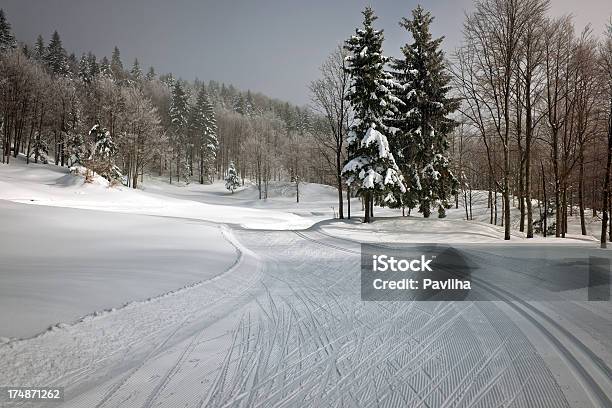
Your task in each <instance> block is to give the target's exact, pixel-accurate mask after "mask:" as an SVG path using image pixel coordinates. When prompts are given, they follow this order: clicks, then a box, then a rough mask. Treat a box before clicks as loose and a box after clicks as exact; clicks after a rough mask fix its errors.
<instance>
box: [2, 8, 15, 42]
mask: <svg viewBox="0 0 612 408" xmlns="http://www.w3.org/2000/svg"><path fill="white" fill-rule="evenodd" d="M15 47H17V42H16V41H15V36H14V35H13V33H12V32H11V24H10V23H9V22H8V21H7V20H6V16H5V14H4V10H3V9H0V53H4V52H7V51H9V50H12V49H14V48H15Z"/></svg>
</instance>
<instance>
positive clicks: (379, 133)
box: [342, 7, 405, 222]
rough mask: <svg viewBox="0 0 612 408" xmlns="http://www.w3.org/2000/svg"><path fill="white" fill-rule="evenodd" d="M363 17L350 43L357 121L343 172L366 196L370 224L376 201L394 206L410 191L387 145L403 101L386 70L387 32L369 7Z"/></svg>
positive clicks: (352, 97) (351, 95)
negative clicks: (391, 120)
mask: <svg viewBox="0 0 612 408" xmlns="http://www.w3.org/2000/svg"><path fill="white" fill-rule="evenodd" d="M362 14H363V28H358V29H357V30H356V34H355V35H354V36H352V37H351V38H350V39H349V40H347V41H346V44H345V48H346V49H347V51H348V52H349V56H348V57H347V71H348V73H349V74H350V76H351V89H350V92H349V95H348V100H349V102H350V104H351V106H352V108H353V111H354V113H355V121H354V124H353V125H352V127H351V129H350V131H349V136H348V139H347V141H348V154H349V160H348V162H347V163H346V165H345V166H344V169H343V170H342V174H343V176H344V177H346V178H347V183H348V184H349V185H351V186H354V187H355V188H356V190H357V193H358V194H360V195H361V196H362V197H363V199H364V202H365V218H364V221H365V222H371V215H372V208H373V205H374V199H375V198H378V199H379V201H380V202H381V203H385V202H392V201H394V200H395V197H394V194H393V193H394V192H396V191H399V192H404V191H405V187H404V181H403V177H402V175H401V173H400V171H399V168H398V167H397V164H396V162H395V158H394V157H393V153H392V152H391V150H390V148H389V142H388V136H391V135H392V134H393V133H394V132H395V130H396V129H395V128H392V127H389V126H387V123H386V122H387V120H388V119H389V117H392V116H393V115H395V112H397V108H396V107H395V104H396V103H401V101H399V100H398V99H397V98H396V97H395V96H394V95H393V92H392V90H393V88H394V87H396V86H397V84H396V83H395V81H394V80H393V78H392V77H391V75H390V74H389V73H388V72H386V71H385V68H384V67H385V64H386V63H387V61H388V58H387V57H385V56H384V55H383V52H382V43H383V39H384V36H383V32H382V30H375V29H374V27H373V22H374V21H375V20H376V18H377V17H376V16H375V15H374V12H373V11H372V9H371V8H370V7H366V9H365V10H364V11H363V12H362Z"/></svg>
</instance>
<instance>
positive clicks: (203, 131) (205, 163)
mask: <svg viewBox="0 0 612 408" xmlns="http://www.w3.org/2000/svg"><path fill="white" fill-rule="evenodd" d="M189 122H190V123H189V127H190V130H191V131H192V134H193V135H194V138H195V140H194V144H195V145H196V146H197V147H198V156H199V161H200V184H203V183H204V173H205V172H206V173H210V169H211V167H212V165H213V164H214V160H215V157H216V154H217V150H218V147H219V142H218V140H217V121H216V119H215V111H214V109H213V106H212V104H211V103H210V100H209V99H208V94H207V93H206V89H205V88H204V86H202V87H200V91H199V92H198V96H197V98H196V102H195V104H194V105H193V106H192V108H191V114H190V118H189ZM209 176H210V174H209Z"/></svg>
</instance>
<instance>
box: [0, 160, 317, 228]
mask: <svg viewBox="0 0 612 408" xmlns="http://www.w3.org/2000/svg"><path fill="white" fill-rule="evenodd" d="M0 200H8V201H13V202H17V203H27V204H37V205H47V206H56V207H70V208H80V209H90V210H102V211H114V212H122V213H131V214H144V215H160V216H168V217H180V218H191V219H198V220H207V221H214V222H223V223H231V224H239V225H242V226H244V227H246V228H268V229H289V228H297V229H299V228H307V227H309V226H310V225H312V222H311V221H310V220H308V219H305V218H303V217H300V216H298V215H296V214H292V213H288V212H282V211H261V210H258V209H255V208H240V209H238V208H234V207H231V206H215V205H211V204H206V203H204V202H197V201H191V200H183V199H179V198H172V197H168V196H165V197H163V198H160V197H159V196H158V195H155V194H149V193H147V192H144V191H139V190H132V189H129V188H126V187H112V188H109V187H108V186H106V185H104V184H103V183H101V182H96V183H92V184H89V183H84V179H83V177H81V176H73V175H71V174H70V173H68V170H67V169H58V168H54V166H52V165H50V166H48V165H41V164H38V165H36V164H30V165H27V166H26V165H25V162H24V161H23V160H21V159H16V160H13V161H12V162H11V164H10V165H8V166H6V165H2V166H0Z"/></svg>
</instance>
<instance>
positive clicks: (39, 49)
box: [34, 34, 46, 62]
mask: <svg viewBox="0 0 612 408" xmlns="http://www.w3.org/2000/svg"><path fill="white" fill-rule="evenodd" d="M45 54H46V50H45V41H44V40H43V37H42V35H40V34H38V37H36V44H35V45H34V59H35V60H36V61H39V62H43V61H44V59H45Z"/></svg>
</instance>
